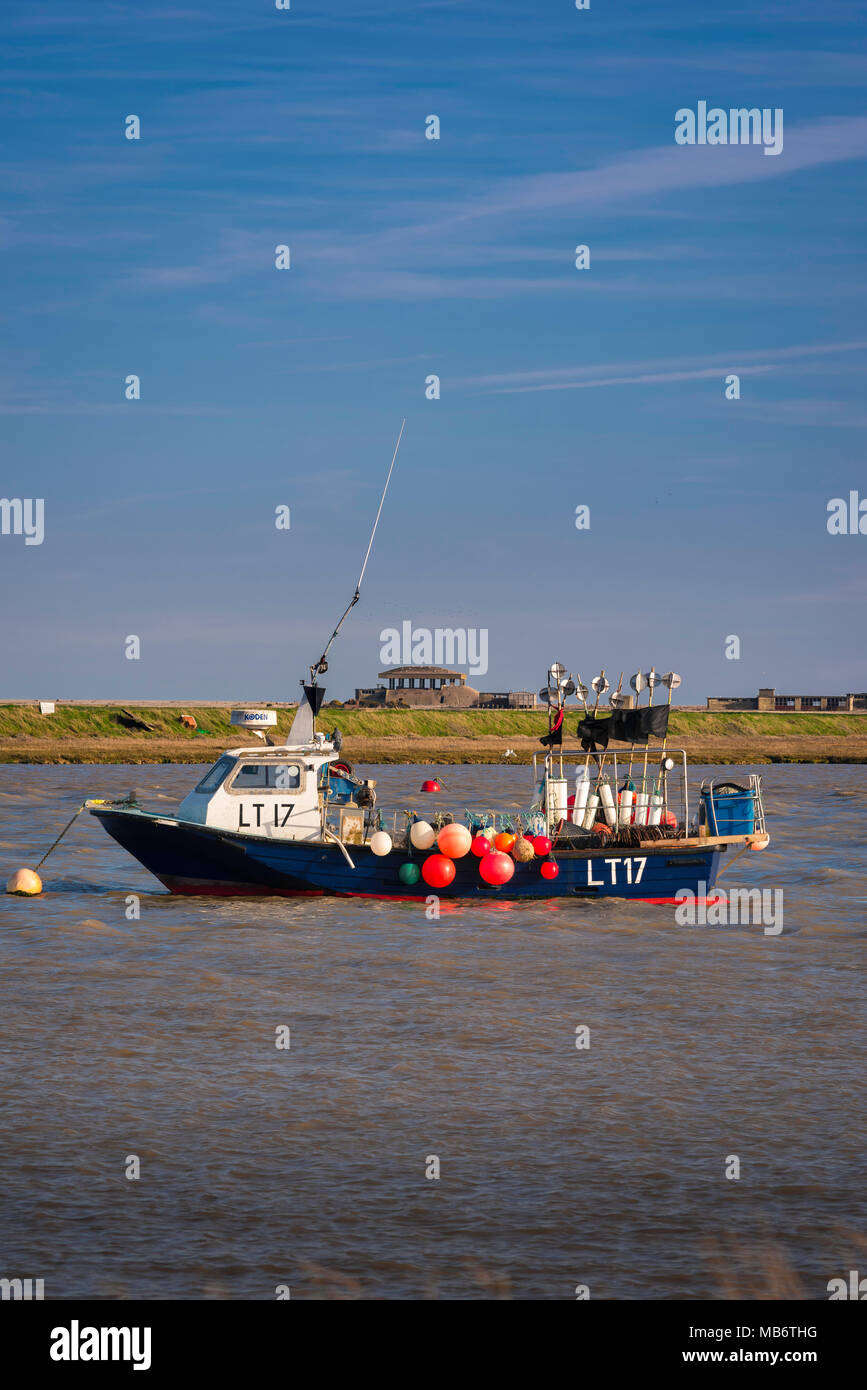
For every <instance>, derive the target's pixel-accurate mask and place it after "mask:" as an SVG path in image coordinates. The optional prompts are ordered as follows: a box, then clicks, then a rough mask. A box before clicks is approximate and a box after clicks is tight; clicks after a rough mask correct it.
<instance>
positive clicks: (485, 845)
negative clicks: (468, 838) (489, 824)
mask: <svg viewBox="0 0 867 1390" xmlns="http://www.w3.org/2000/svg"><path fill="white" fill-rule="evenodd" d="M470 849H471V850H472V851H473V854H474V855H475V856H476V858H477V859H481V858H482V857H483V855H485V854H490V853H491V851H492V850H493V845H492V844H491V842H490V840H489V839H488V837H487V835H477V836H476V838H475V839H474V840H473V843H472V844H471V845H470Z"/></svg>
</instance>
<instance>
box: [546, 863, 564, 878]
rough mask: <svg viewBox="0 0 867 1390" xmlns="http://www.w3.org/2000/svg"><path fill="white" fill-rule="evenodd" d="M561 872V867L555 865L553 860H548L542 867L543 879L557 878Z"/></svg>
mask: <svg viewBox="0 0 867 1390" xmlns="http://www.w3.org/2000/svg"><path fill="white" fill-rule="evenodd" d="M559 872H560V865H559V864H555V863H554V860H553V859H546V860H545V862H544V864H543V865H542V877H543V878H556V877H557V875H558V874H559Z"/></svg>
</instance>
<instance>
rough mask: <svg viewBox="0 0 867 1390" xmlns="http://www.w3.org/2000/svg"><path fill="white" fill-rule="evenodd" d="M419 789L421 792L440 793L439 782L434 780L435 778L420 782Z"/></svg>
mask: <svg viewBox="0 0 867 1390" xmlns="http://www.w3.org/2000/svg"><path fill="white" fill-rule="evenodd" d="M421 789H422V791H423V792H441V791H442V787H441V786H440V784H439V782H438V781H437V780H436V778H433V777H429V778H428V779H427V781H425V782H422V784H421Z"/></svg>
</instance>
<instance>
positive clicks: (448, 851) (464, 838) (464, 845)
mask: <svg viewBox="0 0 867 1390" xmlns="http://www.w3.org/2000/svg"><path fill="white" fill-rule="evenodd" d="M472 843H473V837H472V835H471V834H470V832H469V830H467V827H466V826H465V825H454V824H452V825H444V826H443V828H442V830H441V831H440V833H439V834H438V835H437V849H438V850H439V852H440V854H445V855H446V856H447V857H448V858H449V859H463V857H464V855H465V854H469V852H470V846H471V845H472Z"/></svg>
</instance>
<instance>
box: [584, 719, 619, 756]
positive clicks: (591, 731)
mask: <svg viewBox="0 0 867 1390" xmlns="http://www.w3.org/2000/svg"><path fill="white" fill-rule="evenodd" d="M578 737H579V738H580V740H581V747H582V748H583V749H584V752H585V753H595V752H596V749H597V748H607V747H608V739H609V738H610V737H614V738H616V737H617V735H616V734H613V735H612V732H611V720H610V719H609V718H606V719H596V718H595V717H594V715H592V714H588V715H587V716H586V718H585V719H582V720H581V721H580V722H579V724H578Z"/></svg>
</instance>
